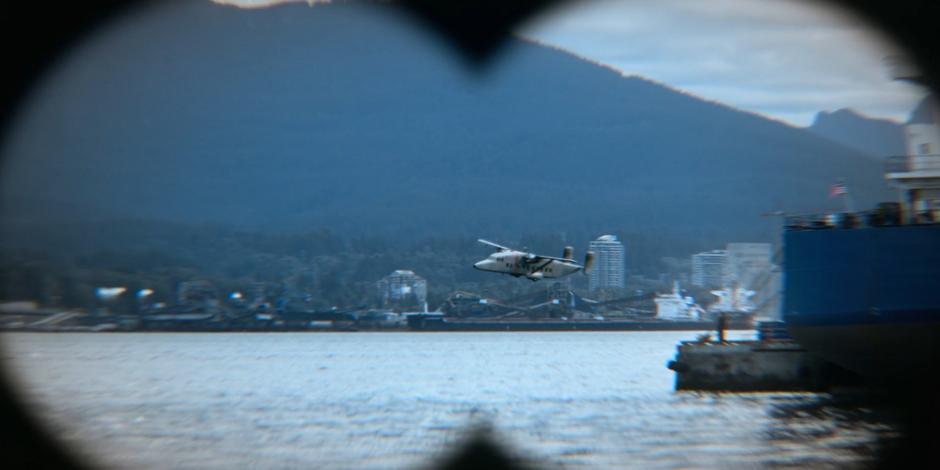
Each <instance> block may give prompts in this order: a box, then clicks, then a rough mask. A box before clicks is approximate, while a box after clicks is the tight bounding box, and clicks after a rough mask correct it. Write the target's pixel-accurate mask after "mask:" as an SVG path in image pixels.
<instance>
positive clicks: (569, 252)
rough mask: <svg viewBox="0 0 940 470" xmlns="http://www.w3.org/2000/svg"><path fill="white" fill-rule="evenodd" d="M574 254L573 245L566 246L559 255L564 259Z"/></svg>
mask: <svg viewBox="0 0 940 470" xmlns="http://www.w3.org/2000/svg"><path fill="white" fill-rule="evenodd" d="M572 256H574V247H571V246H566V247H565V251H562V252H561V257H562V258H564V259H571V257H572Z"/></svg>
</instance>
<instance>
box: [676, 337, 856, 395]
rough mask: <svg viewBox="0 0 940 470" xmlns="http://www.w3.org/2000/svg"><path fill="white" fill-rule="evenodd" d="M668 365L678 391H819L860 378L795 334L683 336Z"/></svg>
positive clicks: (851, 383)
mask: <svg viewBox="0 0 940 470" xmlns="http://www.w3.org/2000/svg"><path fill="white" fill-rule="evenodd" d="M667 367H668V368H669V369H671V370H673V371H675V372H676V382H675V383H676V385H675V388H676V390H700V391H734V392H764V391H807V392H820V391H830V390H832V389H833V388H837V387H843V386H853V385H856V384H857V383H858V381H859V379H858V377H857V376H855V375H854V374H852V373H851V372H849V371H846V370H845V369H842V368H840V367H838V366H836V365H834V364H832V363H830V362H827V361H825V360H823V359H821V358H819V357H818V356H816V355H814V354H812V353H810V352H809V351H807V350H806V349H805V348H804V347H803V346H802V345H800V344H799V343H797V342H795V341H793V340H792V339H789V338H777V337H773V336H770V335H765V336H763V337H762V338H761V339H759V340H747V341H721V340H719V341H712V340H711V339H710V338H701V339H699V340H696V341H682V342H681V343H679V346H678V348H677V354H676V358H675V359H674V360H672V361H669V363H668V364H667Z"/></svg>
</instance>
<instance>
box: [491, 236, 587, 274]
mask: <svg viewBox="0 0 940 470" xmlns="http://www.w3.org/2000/svg"><path fill="white" fill-rule="evenodd" d="M477 241H478V242H480V243H482V244H484V245H489V246H492V247H494V248H496V252H495V253H493V254H491V255H490V256H488V257H487V258H486V259H485V260H482V261H479V262H477V263H475V264H474V265H473V267H474V268H476V269H479V270H481V271H490V272H494V273H503V274H509V275H510V276H514V277H520V276H525V277H526V279H529V280H532V281H538V280H540V279H548V278H558V277H562V276H567V275H569V274H571V273H575V272H578V271H582V272H584V273H587V272H588V270H590V269H591V266H592V265H593V264H594V252H591V251H589V252H587V253H586V254H585V255H584V265H581V264H578V262H577V261H575V260H574V259H573V258H572V256H574V248H572V247H570V246H566V247H565V250H564V252H563V253H562V255H561V258H556V257H554V256H545V255H537V254H535V253H527V252H525V251H519V250H513V249H512V248H508V247H505V246H502V245H498V244H496V243H493V242H491V241H487V240H483V239H479V240H477Z"/></svg>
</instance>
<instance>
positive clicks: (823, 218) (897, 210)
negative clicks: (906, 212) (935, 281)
mask: <svg viewBox="0 0 940 470" xmlns="http://www.w3.org/2000/svg"><path fill="white" fill-rule="evenodd" d="M937 222H940V221H935V220H929V219H918V221H917V223H920V224H932V223H937ZM907 224H909V222H905V221H904V219H903V217H902V213H901V207H900V205H899V204H898V203H895V202H883V203H881V204H878V207H876V208H875V209H872V210H867V211H851V212H848V211H846V212H823V213H816V214H799V215H796V214H794V215H787V216H785V217H784V228H785V229H786V230H788V231H796V230H834V229H843V230H850V229H857V228H866V227H890V226H896V225H907Z"/></svg>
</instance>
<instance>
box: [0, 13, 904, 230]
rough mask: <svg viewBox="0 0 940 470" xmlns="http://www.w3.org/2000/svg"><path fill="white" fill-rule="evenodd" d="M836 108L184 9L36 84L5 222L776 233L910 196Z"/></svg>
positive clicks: (6, 173)
mask: <svg viewBox="0 0 940 470" xmlns="http://www.w3.org/2000/svg"><path fill="white" fill-rule="evenodd" d="M840 116H841V115H840V114H839V113H835V114H833V115H831V116H829V115H826V116H823V117H821V118H820V119H818V120H817V124H818V125H814V126H813V127H812V128H810V129H803V128H799V127H795V126H791V125H788V124H786V123H783V122H780V121H776V120H773V119H770V118H767V117H765V116H761V115H757V114H754V113H750V112H746V111H742V110H739V109H735V108H732V107H729V106H726V105H723V104H721V103H717V102H713V101H708V100H706V99H702V98H700V97H697V96H693V95H691V94H688V93H685V92H682V91H681V90H677V89H675V88H672V87H670V86H667V85H665V84H662V83H657V82H655V81H652V80H649V79H646V78H643V77H638V76H627V75H624V74H622V73H620V72H618V71H616V70H613V69H611V68H608V67H605V66H602V65H599V64H597V63H594V62H591V61H588V60H585V59H583V58H581V57H578V56H576V55H573V54H571V53H568V52H565V51H562V50H558V49H556V48H552V47H548V46H545V45H542V44H538V43H535V42H532V41H530V40H526V39H523V38H516V39H513V40H511V41H510V42H509V43H508V44H506V46H505V47H504V48H503V50H502V51H500V53H499V56H498V57H497V58H496V59H494V60H493V62H492V63H490V64H489V65H488V66H487V67H485V68H483V69H479V70H478V69H474V68H470V67H468V66H467V65H466V64H464V63H463V62H462V60H461V58H460V57H459V56H457V55H455V53H454V51H453V50H451V49H449V48H448V46H447V45H446V44H442V43H440V42H439V40H438V38H437V37H436V36H434V35H432V34H431V33H430V32H428V31H425V30H423V29H421V27H420V26H419V25H417V24H414V23H411V22H410V20H409V19H408V18H405V17H403V16H401V15H400V14H399V13H398V12H397V11H393V10H392V8H391V7H388V6H385V5H382V4H380V3H377V4H364V3H357V2H349V3H341V4H329V5H319V4H318V5H314V6H312V7H311V6H309V5H306V4H286V5H280V6H277V7H272V8H264V9H250V10H245V9H237V8H233V7H227V6H222V5H217V4H212V3H209V2H169V3H168V4H154V5H148V6H146V7H142V9H140V10H138V11H136V12H135V13H133V14H132V15H131V16H130V17H129V18H128V19H126V20H123V21H121V22H116V23H114V24H112V25H111V26H110V27H108V28H105V29H103V30H101V31H98V32H96V33H94V34H93V35H91V36H89V37H88V39H87V41H86V42H84V43H83V44H80V45H77V46H76V48H75V50H74V52H73V53H72V54H70V55H69V56H68V57H66V58H65V59H63V60H62V61H61V62H60V63H59V64H57V66H56V67H55V68H54V69H53V70H51V71H50V73H49V74H48V76H47V77H46V78H45V79H44V80H43V81H42V82H41V83H39V84H37V88H36V90H35V93H34V95H33V98H32V99H31V100H29V101H28V103H27V106H26V107H24V108H23V109H22V110H21V112H20V114H19V118H18V120H17V122H16V123H15V125H14V127H13V128H12V129H10V130H9V131H10V132H9V133H8V138H7V140H6V142H4V146H3V148H2V154H3V160H4V161H3V164H4V165H3V172H2V180H0V191H2V192H0V196H2V201H3V207H2V208H0V209H2V214H3V217H4V218H5V220H7V221H8V222H15V221H28V222H30V223H40V224H43V223H46V224H58V223H63V222H64V221H74V220H89V221H90V220H95V221H107V220H116V219H119V218H122V217H124V218H127V217H133V218H138V219H144V220H156V221H168V222H172V223H187V224H191V223H200V224H207V223H209V224H222V225H226V226H232V227H237V228H239V229H243V230H258V231H300V230H310V229H316V228H322V227H329V228H331V229H332V230H336V231H340V232H348V233H378V234H383V235H388V236H392V237H411V236H416V235H418V234H420V235H428V234H430V235H467V234H472V235H473V236H485V237H501V236H502V237H511V236H513V235H515V234H518V233H520V232H524V231H530V232H532V231H540V230H546V231H552V232H555V233H557V232H562V233H566V232H567V233H584V234H594V235H600V234H602V233H607V232H610V231H615V230H617V231H620V232H635V233H646V234H657V235H659V234H661V235H663V236H677V237H697V238H701V239H703V240H708V241H709V243H713V244H717V243H720V242H721V241H722V240H724V241H735V240H739V241H747V240H767V241H769V240H770V239H772V238H773V237H774V235H775V231H776V229H777V227H778V226H777V225H776V223H775V221H773V220H770V219H768V218H765V217H761V214H763V213H766V212H769V211H776V210H784V211H787V212H801V211H819V210H826V209H832V208H837V207H839V204H840V203H839V201H837V200H833V199H830V198H829V197H828V188H829V185H830V184H832V182H833V181H835V180H836V179H844V180H845V181H846V182H847V184H848V185H849V186H850V187H851V188H852V194H853V197H854V198H855V204H856V205H857V206H859V207H867V206H869V205H872V204H874V203H876V202H878V201H881V200H885V198H890V197H891V196H890V194H889V193H888V192H887V188H886V186H885V184H884V180H883V178H882V174H881V171H882V164H881V160H880V158H879V157H880V154H881V153H883V152H882V150H881V149H880V148H879V149H878V150H876V151H874V152H866V151H864V150H865V148H861V149H859V148H856V146H852V145H845V143H846V140H847V139H848V140H851V136H844V133H839V132H835V131H832V132H828V131H826V129H827V127H826V126H827V125H828V124H827V123H831V122H832V119H834V118H837V117H840ZM830 127H831V126H830ZM827 132H828V133H827ZM833 136H841V137H840V138H839V139H835V138H834V137H833ZM842 137H844V138H842ZM885 139H887V140H886V141H890V140H891V139H893V137H892V138H885ZM891 145H894V144H893V143H892V144H891ZM865 146H870V147H872V148H874V147H875V144H871V143H866V144H865ZM97 236H99V237H101V238H102V239H103V240H106V239H107V231H106V230H103V231H101V233H100V234H97Z"/></svg>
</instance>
